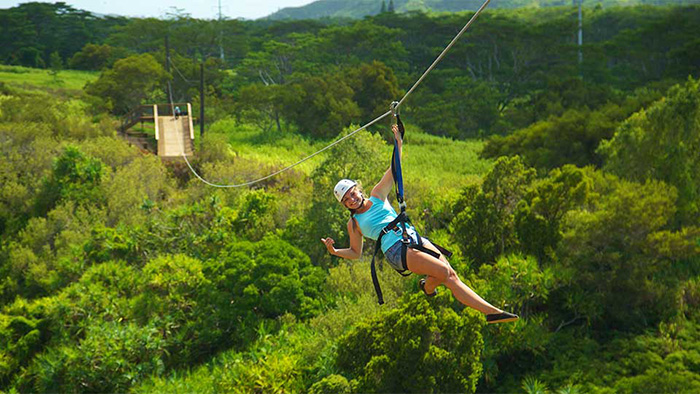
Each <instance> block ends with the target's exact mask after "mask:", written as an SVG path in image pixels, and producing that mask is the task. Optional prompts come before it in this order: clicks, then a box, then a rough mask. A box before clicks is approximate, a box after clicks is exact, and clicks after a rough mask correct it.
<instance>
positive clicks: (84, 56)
mask: <svg viewBox="0 0 700 394" xmlns="http://www.w3.org/2000/svg"><path fill="white" fill-rule="evenodd" d="M126 54H127V52H126V50H125V49H124V48H115V47H113V46H111V45H108V44H101V45H100V44H85V46H84V47H83V49H81V50H80V52H77V53H76V54H75V55H73V57H72V58H71V59H70V61H69V62H68V65H69V66H70V67H71V68H73V69H77V70H103V69H105V68H108V67H112V66H113V65H114V62H115V61H117V60H118V59H121V58H124V57H126Z"/></svg>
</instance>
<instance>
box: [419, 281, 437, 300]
mask: <svg viewBox="0 0 700 394" xmlns="http://www.w3.org/2000/svg"><path fill="white" fill-rule="evenodd" d="M418 287H420V289H421V290H423V293H425V295H426V296H428V297H435V296H436V295H437V289H435V290H433V292H432V293H430V294H428V293H427V292H426V291H425V278H421V280H419V281H418Z"/></svg>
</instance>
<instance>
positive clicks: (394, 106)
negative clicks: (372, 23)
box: [168, 0, 491, 196]
mask: <svg viewBox="0 0 700 394" xmlns="http://www.w3.org/2000/svg"><path fill="white" fill-rule="evenodd" d="M490 2H491V0H486V1H484V3H483V4H482V5H481V7H479V9H478V10H477V11H476V12H475V13H474V15H472V17H471V18H470V19H469V22H467V24H466V25H464V27H463V28H462V30H460V31H459V33H457V35H456V36H455V37H454V38H453V39H452V41H450V43H449V44H447V46H446V47H445V49H443V50H442V52H441V53H440V55H438V57H437V58H435V60H434V61H433V63H432V64H431V65H430V67H428V69H427V70H425V72H423V74H422V75H421V76H420V78H418V80H417V81H416V82H415V83H414V84H413V86H411V89H409V90H408V92H406V94H405V95H404V96H403V97H402V98H401V100H399V101H398V102H396V101H395V102H393V103H392V104H391V105H392V109H391V110H389V111H387V112H385V113H384V114H382V115H379V116H378V117H377V118H375V119H374V120H372V121H371V122H369V123H367V124H365V125H364V126H362V127H360V128H358V129H356V130H354V131H353V132H351V133H350V134H348V135H346V136H344V137H342V138H340V139H338V140H337V141H334V142H332V143H331V144H329V145H328V146H326V147H325V148H323V149H321V150H319V151H317V152H315V153H313V154H311V155H309V156H307V157H305V158H303V159H301V160H299V161H297V162H296V163H294V164H291V165H289V166H287V167H284V168H282V169H281V170H278V171H275V172H273V173H272V174H270V175H267V176H264V177H262V178H259V179H255V180H252V181H248V182H244V183H239V184H234V185H218V184H215V183H212V182H209V181H207V180H206V179H204V178H202V177H201V176H200V175H199V174H198V173H197V171H195V169H194V168H192V165H191V164H190V161H189V160H188V159H187V156H186V155H185V149H184V146H182V148H183V149H182V158H183V159H185V163H187V167H189V169H190V171H192V173H193V174H194V175H195V176H196V177H197V179H199V180H200V181H202V182H204V183H205V184H207V185H209V186H213V187H221V188H228V187H242V186H249V185H253V184H255V183H258V182H262V181H264V180H266V179H268V178H272V177H273V176H275V175H278V174H280V173H282V172H284V171H287V170H289V169H291V168H292V167H295V166H297V165H299V164H301V163H303V162H305V161H307V160H309V159H310V158H312V157H314V156H316V155H318V154H319V153H321V152H323V151H325V150H327V149H330V148H331V147H332V146H334V145H337V144H339V143H340V142H342V141H344V140H345V139H347V138H350V137H352V136H353V135H355V134H356V133H358V132H360V131H362V130H364V129H366V128H367V127H369V126H371V125H373V124H375V123H377V122H378V121H380V120H382V119H384V118H385V117H387V116H388V115H390V114H392V113H393V114H394V115H395V116H396V117H397V120H398V110H399V107H400V106H401V104H403V102H404V101H405V100H406V98H408V96H409V95H410V94H411V93H412V92H413V90H414V89H415V88H416V87H418V85H419V84H420V83H421V82H423V79H424V78H425V77H426V76H427V75H428V73H430V72H431V71H432V70H433V68H435V66H436V65H437V64H438V63H439V62H440V60H442V58H443V57H444V56H445V54H446V53H447V51H449V50H450V48H452V46H453V45H454V44H455V43H456V42H457V40H459V38H460V37H461V36H462V34H464V32H465V31H467V29H468V28H469V26H471V24H472V22H474V21H475V20H476V18H477V17H478V16H479V14H481V11H483V10H484V8H486V6H487V5H488V4H489V3H490ZM169 57H170V56H169V55H168V58H169ZM171 63H172V60H171ZM176 71H177V72H178V73H179V72H180V70H177V68H176ZM180 75H182V74H180ZM183 78H184V77H183ZM168 90H169V92H170V105H171V107H172V106H173V97H172V87H171V86H170V82H168ZM400 127H401V128H403V124H401V126H400ZM180 145H182V141H180ZM394 150H396V148H394ZM400 165H401V164H400V163H399V168H400ZM399 174H400V171H399ZM399 176H400V175H399ZM394 179H395V180H396V178H394ZM397 193H398V191H397ZM401 195H402V196H403V182H401Z"/></svg>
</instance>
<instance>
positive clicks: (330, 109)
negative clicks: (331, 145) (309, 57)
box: [284, 77, 361, 138]
mask: <svg viewBox="0 0 700 394" xmlns="http://www.w3.org/2000/svg"><path fill="white" fill-rule="evenodd" d="M289 89H291V91H289V92H288V93H287V94H286V95H285V104H284V114H285V118H287V119H289V120H290V121H292V122H294V123H295V124H296V125H297V126H298V127H299V130H300V131H301V133H303V134H306V135H311V136H314V137H319V138H332V137H335V136H337V135H338V133H339V132H340V131H341V130H342V129H343V128H344V127H345V126H347V125H349V124H350V122H351V121H352V120H353V119H357V118H358V117H359V116H360V114H361V112H360V108H359V107H358V106H357V104H356V103H355V102H354V101H353V91H352V89H351V88H350V87H349V86H348V85H347V84H346V83H344V82H342V81H337V80H336V81H331V80H329V79H328V78H322V77H309V78H305V79H303V80H302V81H300V82H297V83H294V84H292V85H290V86H289Z"/></svg>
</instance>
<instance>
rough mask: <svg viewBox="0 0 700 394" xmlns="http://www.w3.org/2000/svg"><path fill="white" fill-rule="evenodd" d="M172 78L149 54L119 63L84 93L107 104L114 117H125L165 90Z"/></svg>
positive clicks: (90, 84) (90, 85)
mask: <svg viewBox="0 0 700 394" xmlns="http://www.w3.org/2000/svg"><path fill="white" fill-rule="evenodd" d="M168 79H170V75H169V74H168V73H166V72H165V70H164V69H163V67H162V66H161V65H160V64H159V63H158V62H157V61H156V59H155V58H154V57H153V56H152V55H150V54H147V53H146V54H143V55H134V56H130V57H127V58H125V59H121V60H118V61H117V62H115V63H114V66H113V67H112V68H111V69H108V70H105V71H103V72H102V74H100V77H99V78H98V79H97V80H96V81H95V82H92V83H89V84H88V85H87V86H86V87H85V91H86V92H87V93H88V94H90V95H93V96H97V97H99V98H100V99H102V100H103V101H104V105H105V106H106V108H108V109H109V110H110V111H111V112H112V113H114V114H125V113H127V112H128V111H130V110H131V109H132V108H134V107H136V106H137V105H140V104H144V103H143V100H144V99H146V98H147V97H149V95H151V94H152V93H153V91H155V90H162V89H163V87H164V86H165V82H166V81H167V80H168Z"/></svg>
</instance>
